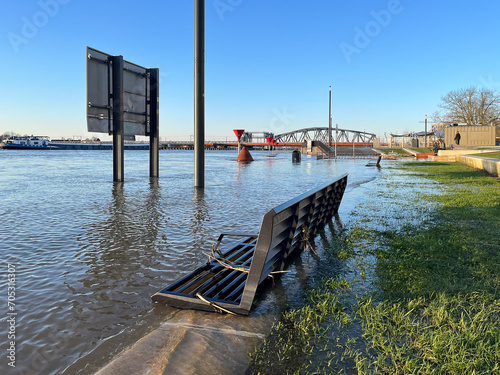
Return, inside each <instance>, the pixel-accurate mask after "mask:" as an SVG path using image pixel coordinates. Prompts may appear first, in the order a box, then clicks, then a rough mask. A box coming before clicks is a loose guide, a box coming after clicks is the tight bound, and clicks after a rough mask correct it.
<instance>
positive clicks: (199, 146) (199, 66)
mask: <svg viewBox="0 0 500 375" xmlns="http://www.w3.org/2000/svg"><path fill="white" fill-rule="evenodd" d="M194 186H195V187H200V188H202V187H205V0H194Z"/></svg>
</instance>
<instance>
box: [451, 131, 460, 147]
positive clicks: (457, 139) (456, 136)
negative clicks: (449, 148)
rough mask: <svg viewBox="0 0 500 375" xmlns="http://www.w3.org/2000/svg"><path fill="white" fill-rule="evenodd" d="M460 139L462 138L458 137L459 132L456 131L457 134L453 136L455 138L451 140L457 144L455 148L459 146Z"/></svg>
mask: <svg viewBox="0 0 500 375" xmlns="http://www.w3.org/2000/svg"><path fill="white" fill-rule="evenodd" d="M461 138H462V136H461V135H460V133H459V131H458V130H457V134H455V138H454V139H453V140H454V141H455V143H456V144H457V146H458V145H459V144H460V139H461Z"/></svg>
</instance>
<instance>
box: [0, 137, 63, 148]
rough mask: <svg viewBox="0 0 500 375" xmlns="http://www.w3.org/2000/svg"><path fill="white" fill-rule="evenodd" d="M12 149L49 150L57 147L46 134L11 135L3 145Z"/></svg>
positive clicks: (2, 146)
mask: <svg viewBox="0 0 500 375" xmlns="http://www.w3.org/2000/svg"><path fill="white" fill-rule="evenodd" d="M1 148H3V149H7V150H8V149H10V150H48V149H51V148H55V147H54V146H52V145H50V138H49V137H46V136H33V135H32V136H30V137H11V138H9V139H7V140H5V142H4V143H3V144H2V145H1Z"/></svg>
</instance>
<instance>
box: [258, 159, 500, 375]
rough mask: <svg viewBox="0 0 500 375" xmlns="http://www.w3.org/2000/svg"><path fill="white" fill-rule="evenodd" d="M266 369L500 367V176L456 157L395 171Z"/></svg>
mask: <svg viewBox="0 0 500 375" xmlns="http://www.w3.org/2000/svg"><path fill="white" fill-rule="evenodd" d="M370 191H371V194H370V197H369V198H368V200H367V201H366V202H364V203H361V204H359V205H358V207H356V209H355V210H354V211H353V212H352V213H351V217H352V220H351V221H350V222H349V223H346V224H345V226H344V230H343V232H341V233H340V234H339V235H338V236H337V237H336V238H335V240H334V243H333V244H331V246H330V247H328V248H326V249H325V251H327V252H329V255H331V256H335V257H337V258H338V259H339V261H341V262H342V263H343V264H344V270H343V272H341V273H339V274H337V275H332V276H331V277H327V278H325V279H322V280H320V281H318V282H317V283H316V284H314V285H312V286H311V288H310V289H309V290H307V291H306V292H305V295H306V298H305V303H304V306H303V307H302V308H300V309H296V310H291V311H288V312H286V313H285V314H284V315H283V317H282V319H281V320H280V321H279V322H277V323H276V324H275V325H274V327H273V329H272V331H271V333H270V335H269V336H268V337H267V339H266V340H265V342H264V344H263V345H262V347H261V348H259V349H258V350H257V351H256V352H255V353H253V354H252V369H251V371H250V372H251V373H256V374H326V373H332V374H337V373H345V374H352V373H359V374H414V373H425V374H473V373H474V374H498V373H500V239H499V228H500V182H499V181H498V180H495V179H493V178H491V177H487V176H485V175H484V174H482V173H480V172H476V171H473V170H470V169H468V168H466V167H464V166H462V165H460V164H456V163H452V164H448V163H416V162H413V163H405V164H401V165H400V167H397V168H393V169H387V168H386V169H384V170H383V171H382V174H381V177H380V178H379V179H378V180H377V181H376V183H374V186H372V187H371V189H370Z"/></svg>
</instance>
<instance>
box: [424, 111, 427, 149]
mask: <svg viewBox="0 0 500 375" xmlns="http://www.w3.org/2000/svg"><path fill="white" fill-rule="evenodd" d="M424 147H427V115H425V136H424Z"/></svg>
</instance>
